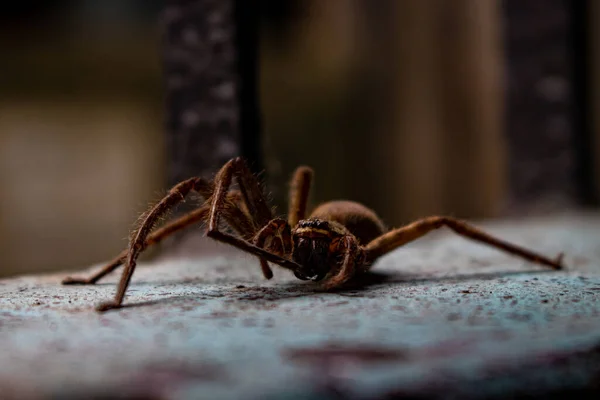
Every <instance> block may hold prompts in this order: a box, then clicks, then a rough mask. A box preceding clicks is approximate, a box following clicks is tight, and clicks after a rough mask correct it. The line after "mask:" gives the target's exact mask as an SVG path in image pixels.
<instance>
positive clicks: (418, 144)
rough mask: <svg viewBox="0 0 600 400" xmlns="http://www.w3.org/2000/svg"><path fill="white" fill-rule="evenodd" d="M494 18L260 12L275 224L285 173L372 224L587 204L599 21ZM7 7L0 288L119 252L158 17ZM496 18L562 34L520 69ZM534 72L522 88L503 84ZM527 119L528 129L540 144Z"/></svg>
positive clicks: (153, 175)
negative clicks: (6, 278) (312, 173)
mask: <svg viewBox="0 0 600 400" xmlns="http://www.w3.org/2000/svg"><path fill="white" fill-rule="evenodd" d="M508 3H511V2H510V1H502V0H453V1H442V0H402V1H394V0H386V1H378V2H373V1H370V0H331V1H321V0H299V1H291V0H290V1H266V0H265V1H263V2H262V3H261V5H262V7H261V35H260V56H259V60H260V65H259V67H260V68H259V71H260V74H259V75H260V79H259V84H260V101H261V108H262V117H263V121H262V123H263V132H264V136H263V149H262V150H263V153H264V157H265V163H264V165H265V168H266V174H265V177H266V179H267V183H268V187H269V189H270V190H271V194H272V197H273V201H274V202H275V204H277V205H278V206H279V210H281V212H282V213H283V212H285V193H286V184H287V179H288V178H289V175H290V174H291V172H292V171H293V169H294V168H295V167H296V166H297V165H299V164H307V165H311V166H313V167H314V168H315V170H316V173H317V175H316V182H315V185H314V193H313V196H312V201H313V202H319V201H324V200H327V199H335V198H348V199H354V200H358V201H361V202H363V203H365V204H366V205H368V206H370V207H372V208H373V209H375V210H376V211H377V212H378V213H379V214H380V215H381V216H382V217H383V218H384V220H385V222H386V223H387V224H388V225H389V226H397V225H400V224H403V223H406V222H409V221H410V220H411V219H415V218H418V217H421V216H426V215H430V214H450V215H454V216H457V217H463V218H471V219H483V218H499V217H505V216H511V215H535V214H543V213H555V212H563V211H567V210H570V209H572V208H574V207H580V206H582V205H584V206H594V204H595V201H594V199H595V197H596V196H597V194H598V193H597V191H596V189H595V188H596V187H597V186H596V185H597V184H600V180H597V179H596V177H598V176H600V174H598V173H597V172H598V171H599V168H598V165H597V164H596V161H595V158H594V157H593V154H594V153H597V151H598V150H600V146H599V145H597V143H600V140H598V139H600V134H599V133H598V132H599V130H598V129H595V126H596V125H595V124H594V116H595V114H596V113H594V112H593V110H594V105H595V104H598V102H597V101H595V99H596V98H597V96H598V94H600V86H599V85H598V83H597V81H598V79H597V76H596V75H594V74H589V73H588V72H587V71H594V70H595V69H596V70H597V68H594V67H593V66H594V65H597V58H598V57H599V55H600V47H599V46H600V44H599V43H600V41H599V40H598V38H600V32H598V31H597V29H595V28H594V26H595V25H598V24H595V23H594V21H598V20H599V19H600V7H598V6H596V5H595V3H594V2H592V1H589V2H587V3H586V4H588V7H587V8H585V9H584V11H585V12H583V13H582V12H581V10H582V9H578V10H574V9H573V8H571V6H570V5H569V3H570V2H567V1H563V2H560V1H557V0H552V1H550V2H544V1H542V2H540V1H532V2H530V3H527V4H530V5H531V6H530V10H529V14H528V15H529V16H531V15H533V16H535V15H537V14H536V13H538V12H539V18H534V19H533V20H535V21H537V22H536V23H537V25H536V24H530V23H529V22H530V21H528V20H524V21H523V20H519V15H518V14H517V15H514V16H511V8H510V4H508ZM550 3H552V4H553V5H552V6H550V7H548V5H549V4H550ZM578 3H579V2H578ZM581 3H583V2H581ZM12 7H13V8H12V9H7V10H4V11H3V13H2V14H1V15H0V33H1V34H0V46H1V47H0V48H1V50H2V55H3V57H2V62H1V63H0V72H1V73H0V182H1V190H0V239H1V240H0V275H11V274H17V273H30V272H34V271H52V270H67V269H75V268H82V267H85V266H88V265H90V264H92V263H96V262H99V261H101V260H104V259H108V258H110V257H112V256H113V255H115V254H116V253H117V252H119V251H120V250H122V249H123V248H124V247H125V246H126V245H127V237H128V235H129V231H130V229H131V226H132V223H133V222H134V221H135V219H136V218H137V216H138V215H139V214H140V213H141V212H142V211H144V210H145V209H146V208H147V207H148V205H149V204H151V203H153V202H154V201H156V200H158V199H159V198H160V197H161V196H162V194H164V191H165V189H166V187H165V186H166V184H165V182H166V176H165V171H166V164H167V162H168V160H167V157H166V155H165V150H164V149H165V139H164V99H163V90H162V89H163V76H162V70H161V47H160V46H161V42H160V40H161V38H160V31H159V26H158V24H157V20H158V16H159V13H160V11H161V9H162V7H163V2H162V1H156V0H127V1H123V0H103V1H94V0H79V1H74V0H73V1H67V0H46V1H43V2H41V1H40V2H33V1H23V2H13V5H12ZM536 7H537V9H536ZM544 10H546V11H544ZM547 10H553V11H552V12H548V11H547ZM511 23H516V24H520V25H519V26H520V27H521V28H520V29H521V31H520V32H522V35H524V37H525V38H527V35H530V36H531V35H533V34H534V33H531V32H533V31H532V30H535V29H550V30H551V29H554V28H555V27H558V31H560V30H561V29H562V28H564V29H563V30H566V31H565V32H566V35H563V36H561V35H554V36H553V33H552V31H549V34H548V35H546V37H548V38H549V39H548V40H547V41H544V42H543V43H541V44H540V46H542V47H543V49H545V50H544V51H546V53H547V54H549V60H550V62H549V63H548V64H546V65H544V66H537V67H536V65H531V64H519V60H520V59H521V58H526V57H523V55H527V54H528V52H531V51H534V50H535V49H534V48H531V47H530V48H522V47H518V43H520V42H521V40H522V38H521V37H520V36H517V37H511V35H510V34H509V33H511V32H515V30H516V29H515V26H512V25H511ZM588 26H589V27H590V29H587V28H586V27H588ZM561 27H562V28H561ZM563 33H564V32H563ZM565 38H566V39H565ZM511 43H512V44H511ZM515 43H516V44H517V45H514V44H515ZM540 48H541V47H540ZM582 54H583V55H582ZM582 60H583V61H582ZM548 65H549V66H548ZM515 71H517V72H519V71H522V75H519V73H517V72H515ZM536 74H538V75H539V76H541V77H542V78H543V79H538V81H536V85H535V86H533V87H527V86H523V85H520V84H519V82H520V81H519V76H524V77H525V78H523V79H525V80H527V77H530V76H533V75H536ZM528 96H530V97H531V96H533V97H534V98H539V99H542V100H544V101H546V103H547V104H548V108H546V109H541V110H540V109H539V108H537V109H536V107H535V106H531V104H528V103H527V101H526V99H528V98H530V97H528ZM523 99H525V100H523ZM582 99H583V100H582ZM546 103H544V104H546ZM519 107H521V108H519ZM528 107H529V108H528ZM522 109H524V110H525V111H524V114H523V113H521V114H520V112H521V111H519V110H522ZM527 110H529V111H527ZM544 110H547V115H546V111H544ZM585 110H591V111H590V112H589V113H588V112H586V111H585ZM527 112H529V114H527ZM532 118H533V119H534V120H543V121H547V122H545V123H546V125H545V128H544V129H542V130H543V131H544V132H545V134H547V135H545V136H544V138H549V139H548V140H551V143H550V144H551V146H550V145H549V144H548V143H546V142H545V141H544V140H545V139H539V138H538V137H536V136H535V134H534V133H533V132H534V131H535V130H536V129H537V128H536V126H535V125H531V124H528V121H531V120H532ZM536 118H537V119H536ZM552 146H554V147H552ZM534 148H535V149H538V148H539V149H541V150H544V151H545V150H546V149H548V148H550V150H548V152H542V153H540V154H542V155H543V156H544V157H546V158H545V160H546V161H547V162H546V161H545V163H546V164H544V165H552V168H553V170H554V171H557V172H556V173H555V174H550V175H549V176H545V177H544V178H543V179H540V182H546V183H547V184H546V185H544V184H537V183H536V182H537V181H536V176H537V175H536V174H537V173H536V171H538V169H539V170H540V171H541V170H544V168H540V167H539V165H540V164H536V163H535V162H530V163H529V164H528V160H529V159H528V158H527V157H528V154H529V152H530V151H531V149H534ZM538 175H539V174H538ZM536 185H537V186H536ZM583 186H585V188H584V189H581V187H583ZM524 191H526V192H528V193H530V194H531V196H530V199H529V200H528V201H527V204H525V205H523V202H522V201H521V199H522V198H523V196H522V193H523V192H524ZM583 192H585V193H583ZM582 193H583V194H582Z"/></svg>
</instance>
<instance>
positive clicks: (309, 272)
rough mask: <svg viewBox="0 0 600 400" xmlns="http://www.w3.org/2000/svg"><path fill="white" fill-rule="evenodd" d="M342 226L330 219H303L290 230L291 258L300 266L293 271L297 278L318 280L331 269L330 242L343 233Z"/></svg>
mask: <svg viewBox="0 0 600 400" xmlns="http://www.w3.org/2000/svg"><path fill="white" fill-rule="evenodd" d="M344 233H345V232H344V228H343V227H342V226H341V225H339V224H337V223H335V222H332V221H325V220H321V219H315V218H311V219H305V220H301V221H300V222H298V225H296V227H295V228H294V230H293V232H292V236H293V240H294V251H293V253H292V258H293V260H294V261H295V262H297V263H298V264H300V265H301V266H302V269H300V270H297V271H295V272H294V275H296V277H297V278H298V279H302V280H313V281H320V280H322V279H323V278H325V276H326V275H327V274H328V273H329V272H330V271H331V268H332V260H334V256H335V255H334V254H333V252H332V246H331V244H332V242H333V240H334V239H335V238H337V237H339V236H341V235H343V234H344Z"/></svg>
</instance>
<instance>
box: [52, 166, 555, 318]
mask: <svg viewBox="0 0 600 400" xmlns="http://www.w3.org/2000/svg"><path fill="white" fill-rule="evenodd" d="M312 177H313V171H312V169H310V168H308V167H299V168H298V169H296V172H295V173H294V175H293V177H292V181H291V190H290V198H289V200H290V204H289V212H288V219H287V220H284V219H281V218H273V214H272V210H271V209H270V207H269V206H268V205H267V202H266V200H265V197H264V195H263V192H262V189H261V186H260V185H259V183H258V181H257V180H256V177H255V176H253V175H252V174H251V173H250V170H249V169H248V167H247V165H246V163H245V162H244V160H243V159H241V158H234V159H232V160H230V161H229V162H227V163H226V164H225V165H224V166H223V167H222V168H221V170H220V171H219V172H218V173H217V175H216V177H215V179H214V180H213V181H208V180H205V179H203V178H191V179H188V180H185V181H183V182H181V183H179V184H177V185H175V186H174V187H173V188H172V189H171V190H170V191H169V193H168V194H167V195H166V196H165V197H164V198H163V199H162V200H161V201H160V202H159V203H157V204H156V205H155V206H154V207H152V209H151V210H150V211H149V212H148V213H146V214H145V216H144V218H143V221H142V224H141V225H140V227H139V228H138V229H137V230H136V231H135V232H134V235H133V236H132V238H131V242H130V244H129V248H128V249H127V250H125V251H123V252H122V253H121V254H119V255H118V256H117V257H116V258H115V259H114V260H113V261H112V262H111V263H110V264H108V265H107V266H106V267H104V268H103V269H102V270H100V271H99V272H98V273H96V274H95V275H93V276H92V277H90V278H88V279H74V278H66V279H65V280H64V281H63V283H64V284H93V283H96V282H97V281H98V280H99V279H101V278H102V277H103V276H105V275H107V274H109V273H110V272H112V271H113V270H115V269H116V268H117V267H118V266H119V265H121V264H123V263H124V264H125V270H124V271H123V276H122V278H121V281H120V282H119V286H118V289H117V294H116V296H115V299H114V300H113V301H111V302H107V303H103V304H101V305H99V306H98V307H97V309H98V311H106V310H109V309H112V308H118V307H120V306H121V304H122V303H123V299H124V298H125V292H126V290H127V286H128V285H129V281H130V280H131V276H132V275H133V271H134V270H135V266H136V260H137V257H138V256H139V254H140V252H142V251H143V250H144V249H145V248H146V247H147V246H149V245H152V244H155V243H158V242H160V241H161V240H162V239H164V238H165V237H167V236H169V235H170V234H172V233H173V232H175V231H178V230H180V229H183V228H185V227H187V226H190V225H192V224H194V223H206V224H207V231H206V234H207V236H209V237H211V238H213V239H215V240H218V241H221V242H224V243H228V244H230V245H232V246H235V247H237V248H239V249H240V250H243V251H246V252H248V253H250V254H253V255H255V256H257V257H258V259H259V260H260V266H261V270H262V273H263V275H264V276H265V278H267V279H269V278H271V277H272V276H273V271H272V270H271V267H270V265H269V262H270V263H273V264H277V265H279V266H281V267H283V268H286V269H289V270H291V271H292V272H293V273H294V275H295V276H296V277H297V278H299V279H302V280H313V281H320V284H321V285H322V287H323V288H324V289H333V288H337V287H340V286H342V285H343V284H344V283H345V282H347V281H348V280H349V279H351V278H352V277H354V276H356V275H361V274H362V273H364V272H365V271H367V270H368V269H369V267H370V266H371V265H372V264H373V262H374V261H375V260H377V259H378V258H379V257H381V256H383V255H384V254H387V253H389V252H390V251H392V250H394V249H396V248H398V247H400V246H403V245H404V244H406V243H409V242H411V241H413V240H415V239H418V238H420V237H421V236H423V235H425V234H427V233H428V232H430V231H432V230H434V229H438V228H440V227H443V226H446V227H448V228H450V229H451V230H453V231H454V232H456V233H458V234H459V235H462V236H465V237H467V238H470V239H472V240H475V241H478V242H481V243H485V244H488V245H490V246H493V247H496V248H498V249H501V250H503V251H506V252H508V253H511V254H514V255H516V256H519V257H522V258H524V259H527V260H530V261H533V262H537V263H539V264H542V265H546V266H549V267H551V268H554V269H561V268H562V255H559V257H558V258H557V259H556V260H551V259H549V258H546V257H544V256H542V255H539V254H537V253H534V252H532V251H530V250H527V249H525V248H522V247H519V246H516V245H514V244H510V243H508V242H505V241H502V240H500V239H497V238H495V237H493V236H491V235H489V234H487V233H485V232H483V231H481V230H479V229H477V228H475V227H473V226H471V225H469V224H467V223H466V222H464V221H461V220H457V219H455V218H452V217H442V216H434V217H427V218H424V219H421V220H418V221H415V222H413V223H412V224H409V225H406V226H404V227H401V228H397V229H392V230H389V231H388V230H387V229H386V228H385V226H384V224H383V222H381V219H380V218H379V217H378V216H377V215H376V214H375V212H374V211H373V210H371V209H369V208H367V207H365V206H364V205H362V204H360V203H356V202H351V201H330V202H326V203H323V204H321V205H319V206H318V207H316V208H315V209H314V210H313V212H312V213H311V214H310V215H309V216H308V217H307V216H306V211H307V203H308V193H309V190H310V184H311V181H312ZM234 179H235V180H236V181H237V184H238V186H239V190H232V189H231V188H230V187H231V184H232V181H233V180H234ZM190 192H196V193H198V194H199V195H200V196H201V197H203V198H204V199H205V202H204V204H202V205H201V206H200V207H199V208H197V209H196V210H194V211H192V212H190V213H189V214H186V215H184V216H182V217H180V218H179V219H177V220H175V221H173V222H171V223H169V224H167V225H165V226H163V227H161V228H158V229H156V230H154V231H153V230H152V229H153V226H154V224H155V223H156V222H157V221H158V220H159V219H160V218H161V217H162V216H163V215H164V214H165V213H166V212H167V211H169V209H171V208H172V207H174V206H175V205H177V203H179V202H181V201H182V200H183V199H184V198H185V197H186V196H187V195H188V194H189V193H190ZM221 221H222V222H223V223H224V224H226V225H227V226H228V227H229V228H231V231H233V233H229V232H225V231H223V230H221V228H220V226H221V225H220V223H221Z"/></svg>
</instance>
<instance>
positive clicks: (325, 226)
mask: <svg viewBox="0 0 600 400" xmlns="http://www.w3.org/2000/svg"><path fill="white" fill-rule="evenodd" d="M383 232H384V228H383V222H381V220H380V219H379V217H378V216H377V215H376V214H375V213H374V212H373V211H372V210H370V209H369V208H367V207H365V206H364V205H362V204H360V203H356V202H352V201H345V200H338V201H329V202H327V203H323V204H321V205H320V206H319V207H318V208H316V209H315V210H314V211H313V212H312V214H311V215H310V217H309V218H308V219H304V220H301V221H299V222H298V224H297V225H296V227H295V228H294V229H293V230H292V238H293V252H292V259H293V260H294V261H295V262H297V263H298V264H299V265H300V266H301V268H300V269H298V270H296V271H294V274H295V276H296V277H297V278H298V279H302V280H312V281H321V280H323V279H324V278H325V277H326V276H327V275H328V274H330V273H333V274H335V272H336V271H338V270H339V269H340V268H341V266H342V264H343V262H344V251H345V245H346V243H349V244H350V246H352V247H353V248H355V249H356V250H355V251H354V252H355V254H354V255H353V257H354V259H355V264H356V266H357V267H364V265H363V264H364V262H365V252H364V250H363V249H362V248H361V247H360V245H361V244H365V243H368V242H369V241H371V240H372V239H374V238H375V237H377V236H379V235H380V234H382V233H383Z"/></svg>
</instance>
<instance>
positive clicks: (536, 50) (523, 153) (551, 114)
mask: <svg viewBox="0 0 600 400" xmlns="http://www.w3.org/2000/svg"><path fill="white" fill-rule="evenodd" d="M575 3H577V2H575ZM503 6H504V16H505V28H506V29H505V32H506V49H507V53H506V55H507V74H506V82H507V117H508V119H507V133H506V137H507V142H508V151H509V186H510V192H511V193H510V195H511V198H510V199H509V200H510V207H509V208H510V209H512V211H525V210H531V209H536V208H539V207H542V208H543V207H549V208H550V209H554V208H564V207H573V206H577V205H581V204H583V203H585V202H586V199H585V197H586V196H588V194H586V193H588V190H587V189H586V187H587V186H589V184H590V182H589V179H588V178H587V177H586V174H587V172H586V171H584V170H585V169H588V168H589V165H588V166H586V165H585V159H586V156H585V154H584V153H582V151H584V152H585V149H586V146H585V144H584V142H585V135H586V132H585V129H586V128H585V118H586V116H585V115H584V114H582V113H581V112H578V109H579V108H580V107H584V106H585V104H582V103H581V102H580V101H581V92H580V91H579V90H578V88H581V81H577V80H576V78H575V76H576V75H577V74H579V73H581V71H580V70H576V69H577V67H578V65H579V64H577V62H575V63H574V62H573V60H577V57H578V56H579V55H580V54H581V53H579V52H581V51H585V49H583V48H582V47H574V46H573V44H574V42H573V40H574V39H575V37H577V35H575V36H574V33H577V30H576V29H575V27H574V26H573V23H574V21H575V19H574V18H573V11H574V8H573V7H572V6H571V2H568V1H565V0H527V1H522V0H504V1H503ZM580 22H581V21H580ZM580 78H581V79H585V78H584V77H580ZM509 211H510V210H509Z"/></svg>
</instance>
